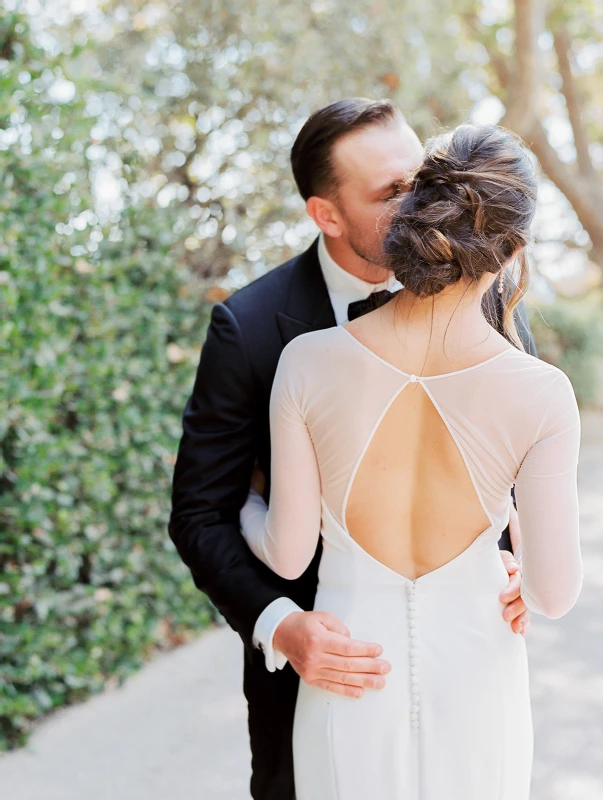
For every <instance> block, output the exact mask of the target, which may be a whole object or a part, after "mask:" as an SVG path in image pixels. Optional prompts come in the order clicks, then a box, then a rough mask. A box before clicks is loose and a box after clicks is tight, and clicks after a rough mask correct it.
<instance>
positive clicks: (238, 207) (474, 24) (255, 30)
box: [56, 0, 603, 288]
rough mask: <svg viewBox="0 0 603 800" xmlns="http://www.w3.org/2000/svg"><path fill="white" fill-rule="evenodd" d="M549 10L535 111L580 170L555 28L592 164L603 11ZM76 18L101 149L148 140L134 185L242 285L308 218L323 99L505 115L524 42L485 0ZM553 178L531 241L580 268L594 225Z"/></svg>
mask: <svg viewBox="0 0 603 800" xmlns="http://www.w3.org/2000/svg"><path fill="white" fill-rule="evenodd" d="M549 11H550V14H549V19H548V22H549V27H550V29H547V31H546V32H543V34H542V35H541V36H540V37H539V46H540V49H541V61H542V68H543V72H545V73H546V80H545V84H544V85H543V87H542V91H541V92H540V93H539V108H538V113H539V116H541V117H542V120H543V123H544V124H545V125H546V127H547V130H549V131H550V137H551V143H552V144H553V146H554V148H556V149H557V150H558V152H559V156H560V158H561V159H562V160H563V162H564V163H565V164H566V165H567V167H568V169H569V170H570V171H571V170H572V169H573V166H574V165H575V163H576V153H575V148H574V144H573V139H572V129H571V126H570V124H569V121H568V116H567V109H566V102H565V99H564V95H563V93H562V86H561V83H560V76H559V72H558V65H557V58H556V54H555V47H554V41H553V35H552V33H551V31H552V30H554V29H555V26H558V25H560V24H562V23H563V24H564V25H566V26H567V27H568V30H569V32H570V33H571V36H572V54H571V57H572V64H573V70H574V77H575V81H576V88H577V91H578V92H579V93H580V96H581V98H582V104H583V108H584V115H583V116H584V121H585V124H586V125H587V126H588V137H589V140H590V142H591V149H592V156H593V160H595V161H596V163H597V164H600V163H601V142H603V117H602V115H601V105H600V102H599V100H598V97H599V95H598V93H597V91H596V88H597V87H598V86H599V85H600V81H601V77H602V75H603V48H602V47H601V40H602V38H603V19H602V18H601V15H600V14H598V13H597V8H596V3H594V2H593V0H576V2H574V3H572V5H571V11H570V10H569V8H568V5H567V4H563V3H560V2H553V3H550V4H549ZM68 30H69V35H68V36H67V37H65V36H64V35H63V37H61V32H60V31H57V32H56V36H57V39H58V40H60V42H61V45H60V46H62V47H63V48H65V49H67V50H69V49H70V48H72V47H73V46H74V44H73V43H74V42H83V41H87V42H88V45H89V46H88V47H86V48H85V49H84V50H83V51H82V53H81V55H80V56H79V58H78V59H76V62H75V63H77V64H78V66H77V69H78V71H80V72H82V73H86V74H89V75H96V76H103V77H104V78H107V77H109V76H110V78H111V90H110V91H109V90H103V89H102V87H100V86H99V87H97V89H96V91H90V92H89V93H88V96H89V111H90V113H94V114H96V115H97V124H96V126H95V136H96V137H97V138H98V140H99V143H100V144H101V145H102V148H103V151H101V150H99V153H98V158H99V162H102V161H106V159H107V158H108V157H109V156H111V157H113V156H117V159H116V160H115V165H118V164H119V161H120V159H123V158H124V157H126V156H127V154H128V153H129V152H132V151H135V152H136V153H138V155H139V156H140V157H141V158H142V159H144V161H145V163H146V176H145V180H144V182H143V183H142V184H141V186H140V187H139V188H140V191H141V192H142V193H143V194H144V195H145V196H147V197H151V196H153V197H156V199H157V201H158V203H159V204H160V205H162V206H165V207H167V206H169V207H170V209H171V211H172V213H174V214H176V215H177V216H178V219H179V221H180V225H181V228H182V239H183V242H184V243H185V255H186V259H187V263H188V264H189V266H190V267H191V268H192V269H193V270H194V271H195V273H196V274H197V275H199V276H201V277H202V278H207V279H208V280H215V279H218V280H220V281H221V282H224V283H225V284H226V285H228V286H230V287H235V288H236V287H237V286H240V285H242V284H243V283H245V282H247V281H248V280H249V279H251V278H254V277H256V276H257V275H258V274H260V273H262V272H264V271H265V270H266V269H267V268H269V267H271V266H274V265H275V264H278V263H280V262H282V261H284V260H286V259H288V258H290V257H291V256H292V255H294V254H295V253H297V252H299V251H300V249H302V248H303V247H304V246H305V245H307V244H308V243H309V241H310V239H311V238H312V236H314V235H315V230H316V229H315V227H314V226H313V224H312V223H310V222H309V220H308V219H307V218H306V217H305V215H304V213H303V204H302V202H301V200H300V199H299V197H298V196H297V194H296V190H295V186H294V184H293V182H292V179H291V173H290V168H289V151H290V147H291V144H292V142H293V140H294V137H295V135H296V133H297V131H298V130H299V128H300V126H301V125H302V123H303V121H304V120H305V119H306V118H307V116H308V115H309V114H310V113H311V112H312V111H313V110H315V109H316V108H318V107H320V106H322V105H324V104H326V103H328V102H330V101H333V100H336V99H339V98H341V97H345V96H353V95H363V96H368V97H374V98H377V97H390V98H391V99H392V100H393V101H394V102H396V103H397V105H398V106H399V107H400V108H401V109H402V110H403V111H404V112H405V114H406V116H407V119H408V121H409V123H410V124H411V125H412V126H413V128H414V129H415V130H416V131H417V133H418V135H419V136H420V137H421V138H425V137H427V136H429V135H431V134H433V133H434V132H436V131H438V130H439V129H440V128H441V127H450V126H454V125H456V124H458V123H460V122H462V121H464V120H466V119H467V118H468V117H473V118H474V119H476V120H488V121H496V120H497V119H499V118H500V117H502V115H503V113H504V110H505V102H506V100H507V94H508V83H509V76H510V75H512V70H513V63H514V55H515V54H514V38H515V33H514V21H513V3H511V2H509V3H500V2H493V1H492V0H485V2H484V1H482V2H480V1H478V0H426V2H423V3H421V4H417V3H413V2H410V0H390V2H386V1H385V0H345V2H343V0H313V2H308V3H301V4H283V3H280V2H278V0H258V2H254V3H250V2H249V0H219V1H218V0H189V2H186V3H182V2H178V0H172V2H167V3H166V2H148V0H113V2H106V3H103V4H102V6H99V8H98V9H97V10H90V11H88V12H84V13H82V14H81V15H80V16H79V17H77V19H76V20H75V21H74V22H73V23H72V25H71V27H70V28H69V29H68ZM98 45H102V46H98ZM511 84H512V81H511ZM116 87H117V88H116ZM112 169H114V170H115V174H116V175H118V174H119V167H118V166H114V167H112ZM572 174H573V173H572ZM545 183H546V185H547V189H548V191H547V193H546V199H547V203H548V206H547V208H546V214H544V215H539V218H538V224H537V232H536V233H537V239H538V240H542V241H543V242H544V243H545V246H544V247H543V248H542V249H540V248H537V249H536V251H535V254H536V257H537V258H538V259H539V263H540V262H542V265H543V268H544V269H546V268H547V267H548V266H549V265H550V264H552V263H555V264H557V265H558V264H559V262H560V261H561V260H562V259H566V258H568V259H573V260H574V264H575V262H576V257H577V256H578V255H580V256H581V267H582V269H584V268H585V264H586V255H585V254H586V251H587V249H588V247H589V237H588V234H587V233H586V231H585V230H584V228H583V227H582V225H581V224H580V221H579V220H578V218H577V216H576V214H575V213H574V211H573V210H572V208H571V206H570V205H569V203H568V202H567V201H566V200H565V199H564V197H563V195H562V194H561V192H560V191H558V190H557V189H555V188H554V187H553V186H552V184H550V183H549V182H548V181H545ZM543 198H544V193H543ZM551 274H552V273H551ZM599 277H600V274H599V272H598V271H597V279H598V278H599Z"/></svg>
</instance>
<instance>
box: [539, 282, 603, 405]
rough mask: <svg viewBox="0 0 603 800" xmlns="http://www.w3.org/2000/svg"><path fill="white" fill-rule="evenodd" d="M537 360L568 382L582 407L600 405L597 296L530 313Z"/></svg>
mask: <svg viewBox="0 0 603 800" xmlns="http://www.w3.org/2000/svg"><path fill="white" fill-rule="evenodd" d="M530 324H531V326H532V331H533V333H534V338H535V340H536V346H537V348H538V355H539V356H540V358H542V359H544V360H545V361H548V362H549V363H551V364H555V366H557V367H559V368H560V369H562V370H563V371H564V372H565V373H566V374H567V375H568V377H569V378H570V380H571V382H572V384H573V386H574V390H575V392H576V396H577V398H578V402H579V403H580V405H582V406H587V405H600V404H602V403H603V392H602V389H603V387H602V386H601V363H602V360H603V319H602V314H601V301H600V298H599V297H598V296H597V295H595V294H594V295H593V296H592V297H591V298H589V299H587V300H584V299H583V300H567V299H559V300H557V301H556V302H555V303H553V304H552V305H545V306H541V307H539V308H534V307H533V308H532V309H531V310H530Z"/></svg>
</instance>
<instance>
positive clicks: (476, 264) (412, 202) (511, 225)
mask: <svg viewBox="0 0 603 800" xmlns="http://www.w3.org/2000/svg"><path fill="white" fill-rule="evenodd" d="M536 190H537V182H536V174H535V170H534V167H533V164H532V160H531V157H530V153H529V151H528V149H527V148H526V147H525V146H524V145H523V144H522V142H521V140H520V139H519V138H518V137H517V136H515V134H512V133H510V132H509V131H506V130H504V129H503V128H499V127H497V126H495V125H470V124H467V125H460V126H459V127H458V128H456V129H455V130H454V131H452V133H448V134H443V135H440V136H436V137H434V138H432V139H430V140H429V141H428V142H427V144H426V146H425V160H424V162H423V164H422V166H421V167H420V168H419V169H418V170H417V172H416V173H415V175H414V179H413V181H412V184H411V187H410V191H409V192H408V193H406V194H405V195H404V196H403V198H402V199H401V201H400V203H399V205H398V207H397V209H396V212H395V214H394V217H393V220H392V222H391V226H390V229H389V231H388V233H387V235H386V237H385V242H384V249H385V254H386V258H387V261H388V266H389V268H390V269H392V270H393V272H394V273H395V275H396V277H397V278H398V280H399V281H400V282H401V283H402V284H403V285H404V287H405V288H406V289H408V290H409V291H410V292H412V293H413V294H416V295H417V296H418V297H430V296H432V295H436V294H438V293H439V292H441V291H442V290H443V289H444V288H445V287H446V286H451V285H453V284H455V283H457V282H458V281H459V280H461V279H462V278H469V279H470V280H472V281H475V282H477V281H478V280H479V279H480V278H481V277H482V275H484V274H485V273H486V272H490V273H495V274H496V273H498V272H499V271H500V270H501V268H502V266H503V264H504V263H506V262H507V261H508V260H509V259H510V258H511V256H512V255H513V253H514V252H515V251H516V250H517V248H518V247H522V248H523V247H524V246H525V245H526V244H527V243H528V241H529V238H530V224H531V222H532V219H533V217H534V212H535V208H536ZM518 262H519V267H520V269H519V278H518V280H517V283H516V285H515V289H514V290H513V291H512V292H508V293H507V294H508V296H507V297H505V311H504V319H503V325H504V331H503V332H504V335H505V336H506V337H507V339H509V341H511V342H512V343H513V344H515V345H516V346H518V347H521V346H522V345H521V341H520V339H519V336H518V334H517V329H516V327H515V321H514V317H513V310H514V309H515V307H516V306H517V304H518V303H519V301H520V300H521V298H522V296H523V295H524V293H525V290H526V288H527V286H528V283H529V273H528V265H527V259H526V256H525V251H524V250H522V252H521V254H520V255H519V257H518ZM509 280H511V279H510V277H509ZM508 282H509V281H507V283H508ZM486 316H487V317H488V318H489V321H490V322H491V323H493V324H494V320H495V317H496V315H495V312H494V310H492V309H486Z"/></svg>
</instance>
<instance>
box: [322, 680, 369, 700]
mask: <svg viewBox="0 0 603 800" xmlns="http://www.w3.org/2000/svg"><path fill="white" fill-rule="evenodd" d="M312 686H316V687H318V688H319V689H326V690H327V691H328V692H333V694H342V695H343V696H344V697H362V695H363V694H364V689H363V688H362V687H361V686H344V685H343V684H342V683H332V682H331V681H314V682H313V683H312Z"/></svg>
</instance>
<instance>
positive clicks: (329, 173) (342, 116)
mask: <svg viewBox="0 0 603 800" xmlns="http://www.w3.org/2000/svg"><path fill="white" fill-rule="evenodd" d="M395 119H399V120H400V121H402V122H403V121H404V116H403V114H402V112H401V111H399V110H398V109H397V108H396V107H395V106H394V104H393V103H391V102H390V101H389V100H367V99H366V98H365V97H348V98H346V99H345V100H338V101H337V102H336V103H331V104H330V105H328V106H325V107H324V108H321V109H319V110H318V111H315V112H314V114H312V116H311V117H309V118H308V120H307V121H306V123H305V124H304V126H303V128H302V129H301V131H300V132H299V134H298V135H297V138H296V140H295V143H294V145H293V149H292V150H291V166H292V168H293V177H294V178H295V182H296V183H297V188H298V189H299V193H300V194H301V196H302V197H303V198H304V200H307V199H308V198H309V197H313V196H314V195H320V194H324V193H327V192H328V193H331V192H332V191H333V190H334V189H336V188H337V175H336V174H335V169H334V167H333V161H332V158H331V155H332V152H333V146H334V144H335V142H337V140H338V139H341V137H342V136H345V135H346V134H348V133H351V132H352V131H355V130H358V129H359V128H365V127H367V126H368V125H384V124H387V123H388V122H392V121H393V120H395Z"/></svg>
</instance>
